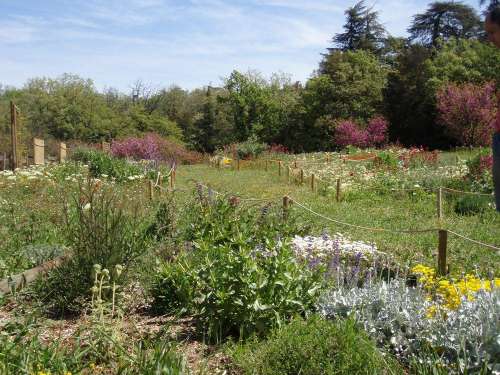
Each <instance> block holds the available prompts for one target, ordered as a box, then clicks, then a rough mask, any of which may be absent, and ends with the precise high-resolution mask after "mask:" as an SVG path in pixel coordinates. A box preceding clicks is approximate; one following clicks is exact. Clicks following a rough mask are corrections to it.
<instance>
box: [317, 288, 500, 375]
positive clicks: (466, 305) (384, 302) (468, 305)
mask: <svg viewBox="0 0 500 375" xmlns="http://www.w3.org/2000/svg"><path fill="white" fill-rule="evenodd" d="M439 285H440V287H441V286H442V284H439ZM471 286H472V285H471ZM499 298H500V289H498V288H495V287H494V286H493V287H492V288H491V290H489V291H486V290H479V291H477V292H476V293H474V295H473V298H468V296H467V295H465V296H462V298H461V299H460V301H459V302H460V303H459V305H458V306H456V307H454V309H448V310H446V314H444V315H441V314H437V313H436V305H435V303H436V302H435V301H434V300H433V299H432V298H429V296H428V293H427V291H426V290H425V289H424V287H422V288H421V287H412V286H408V285H407V282H406V280H403V279H394V280H392V281H390V282H389V283H387V282H377V283H366V284H365V285H364V286H363V287H362V288H357V287H355V288H340V289H337V290H331V291H330V292H328V293H326V294H325V295H323V296H322V298H321V300H320V303H319V305H318V309H319V312H320V313H321V315H323V316H325V317H328V318H331V319H338V318H342V317H347V316H352V317H354V318H355V319H356V321H357V322H358V323H359V324H360V325H362V326H363V327H364V329H365V331H366V332H368V333H369V335H370V336H371V337H372V338H373V339H374V340H375V341H376V342H377V344H378V345H380V346H381V347H383V348H386V349H387V350H389V351H391V352H392V353H394V354H396V355H397V356H398V358H399V359H401V360H402V361H404V362H406V363H408V364H409V363H412V366H415V364H416V363H420V364H421V365H422V366H421V367H426V368H431V369H432V367H439V366H441V367H444V368H446V370H447V371H448V373H473V374H476V373H481V374H486V373H489V372H488V371H490V372H493V373H494V371H498V363H497V361H496V358H497V357H498V353H499V347H498V343H497V342H496V340H497V335H498V334H497V333H498V329H499V322H500V320H499V319H498V317H499V315H500V309H499V306H500V305H499V304H498V301H499ZM442 303H443V304H445V303H448V302H447V300H444V301H442ZM438 364H439V366H438ZM424 365H425V366H424ZM431 365H432V366H431Z"/></svg>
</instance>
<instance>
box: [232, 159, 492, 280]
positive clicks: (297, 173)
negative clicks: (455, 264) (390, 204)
mask: <svg viewBox="0 0 500 375" xmlns="http://www.w3.org/2000/svg"><path fill="white" fill-rule="evenodd" d="M368 159H374V158H367V159H361V160H360V161H365V160H368ZM343 160H344V161H345V160H347V159H343ZM351 161H357V160H351ZM245 162H247V163H251V161H245ZM261 163H262V162H261ZM264 163H265V170H266V171H268V170H269V163H277V164H278V175H279V177H281V176H282V175H283V169H285V171H286V178H287V181H288V182H290V179H291V177H293V178H294V179H295V180H296V181H298V182H299V183H300V184H304V183H305V180H306V179H309V180H310V183H311V184H310V186H311V190H312V191H313V192H314V191H315V190H316V188H317V186H318V184H320V183H322V184H325V185H327V186H333V185H332V184H331V183H329V182H327V181H324V180H322V179H320V178H318V177H316V176H315V174H314V173H310V174H309V175H307V176H306V171H304V169H303V168H298V165H297V161H294V162H293V164H285V163H283V161H282V160H275V159H268V160H265V161H264ZM318 164H323V163H318ZM254 165H259V162H254ZM291 166H292V167H291ZM235 169H237V170H240V162H239V160H238V161H237V168H235ZM341 186H342V183H341V179H340V178H337V180H336V186H335V189H336V200H337V202H339V201H340V199H341V194H342V190H341ZM366 189H371V188H366ZM373 190H383V189H376V188H374V189H373ZM390 190H391V191H396V192H397V191H400V192H409V191H427V192H431V193H435V194H436V212H437V217H438V219H439V220H441V219H443V216H444V215H443V206H442V202H443V194H444V193H449V194H464V195H476V196H485V197H491V198H493V194H485V193H476V192H469V191H462V190H457V189H451V188H446V187H442V186H440V187H437V188H412V189H390ZM292 202H293V203H295V204H296V205H297V206H298V207H300V208H301V209H303V210H305V211H307V212H309V213H310V214H312V215H314V216H316V217H318V218H321V219H324V220H327V221H329V222H332V223H335V224H338V225H343V226H346V227H350V228H357V229H360V230H365V231H371V232H386V233H394V234H416V235H418V234H425V233H437V234H438V236H439V244H438V272H439V274H441V275H444V274H446V273H447V270H448V268H447V263H446V257H447V243H448V234H451V235H454V236H456V237H459V238H461V239H463V240H464V241H467V242H470V243H474V244H476V245H478V246H482V247H485V248H488V249H490V250H494V251H497V252H498V253H499V255H500V247H498V246H497V245H492V244H488V243H484V242H481V241H478V240H474V239H472V238H469V237H467V236H465V235H462V234H460V233H457V232H455V231H452V230H449V229H443V228H426V229H414V230H410V229H408V230H405V229H387V228H376V227H367V226H361V225H356V224H352V223H347V222H344V221H341V220H337V219H334V218H331V217H328V216H325V215H323V214H321V213H318V212H316V211H314V210H312V209H311V208H309V207H307V206H306V205H305V204H303V203H301V202H299V201H297V200H295V199H294V198H291V197H288V196H286V197H284V198H283V210H284V214H283V217H284V218H286V217H287V213H286V211H287V210H288V207H289V204H290V203H292ZM440 222H441V221H440Z"/></svg>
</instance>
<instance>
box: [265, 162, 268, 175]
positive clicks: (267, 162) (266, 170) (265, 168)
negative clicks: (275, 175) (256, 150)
mask: <svg viewBox="0 0 500 375" xmlns="http://www.w3.org/2000/svg"><path fill="white" fill-rule="evenodd" d="M267 164H268V161H267V160H266V167H265V171H266V172H267V167H268V166H267Z"/></svg>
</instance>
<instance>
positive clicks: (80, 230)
mask: <svg viewBox="0 0 500 375" xmlns="http://www.w3.org/2000/svg"><path fill="white" fill-rule="evenodd" d="M145 225H146V224H145V223H144V222H143V221H142V218H141V217H140V215H139V214H138V210H134V209H125V203H124V202H122V201H121V200H120V199H119V197H118V196H117V194H116V193H115V192H113V191H112V190H111V189H110V188H107V187H104V186H102V185H101V184H100V183H99V182H93V181H92V180H88V181H87V183H84V184H82V185H80V188H79V191H78V192H77V194H74V195H72V196H71V197H70V199H69V201H68V202H66V208H65V228H64V229H65V230H64V232H65V235H66V241H67V244H68V246H69V249H70V253H69V254H68V255H67V257H66V259H65V261H64V262H63V263H62V264H61V265H60V266H59V267H57V268H56V269H54V270H52V271H51V272H50V273H49V274H48V275H47V276H45V277H43V278H42V279H40V280H39V282H38V283H37V284H36V290H37V292H38V294H39V295H40V297H41V299H42V301H44V304H45V305H46V306H47V307H48V308H49V309H50V310H52V311H54V312H61V313H62V312H79V311H81V309H82V307H83V306H84V302H85V300H86V299H87V298H88V297H89V295H90V294H89V293H90V288H91V287H92V283H93V280H92V269H93V265H94V264H95V263H99V264H101V265H102V266H103V267H105V268H108V269H113V268H114V267H115V266H116V265H118V264H120V265H122V266H123V267H124V271H123V274H124V276H126V275H127V271H128V269H129V268H130V267H131V266H132V264H133V263H134V261H135V260H136V259H137V258H138V257H139V256H140V255H141V254H143V253H144V252H145V251H146V250H147V249H148V246H149V241H150V240H149V237H148V236H147V235H146V234H145V229H146V228H145Z"/></svg>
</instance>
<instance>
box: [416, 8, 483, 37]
mask: <svg viewBox="0 0 500 375" xmlns="http://www.w3.org/2000/svg"><path fill="white" fill-rule="evenodd" d="M408 33H409V34H410V40H411V41H417V42H420V43H421V44H423V45H425V46H428V47H436V46H437V45H438V40H439V39H442V40H444V41H446V40H448V39H450V38H452V37H455V38H465V39H471V38H478V37H479V36H480V35H481V33H482V28H481V20H480V18H479V16H478V14H477V12H476V11H475V10H474V8H472V7H470V6H468V5H465V4H462V3H460V2H455V1H436V2H434V3H431V4H430V5H429V7H428V8H427V10H426V11H425V13H420V14H416V15H415V16H414V17H413V22H412V24H411V26H410V27H409V28H408Z"/></svg>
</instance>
